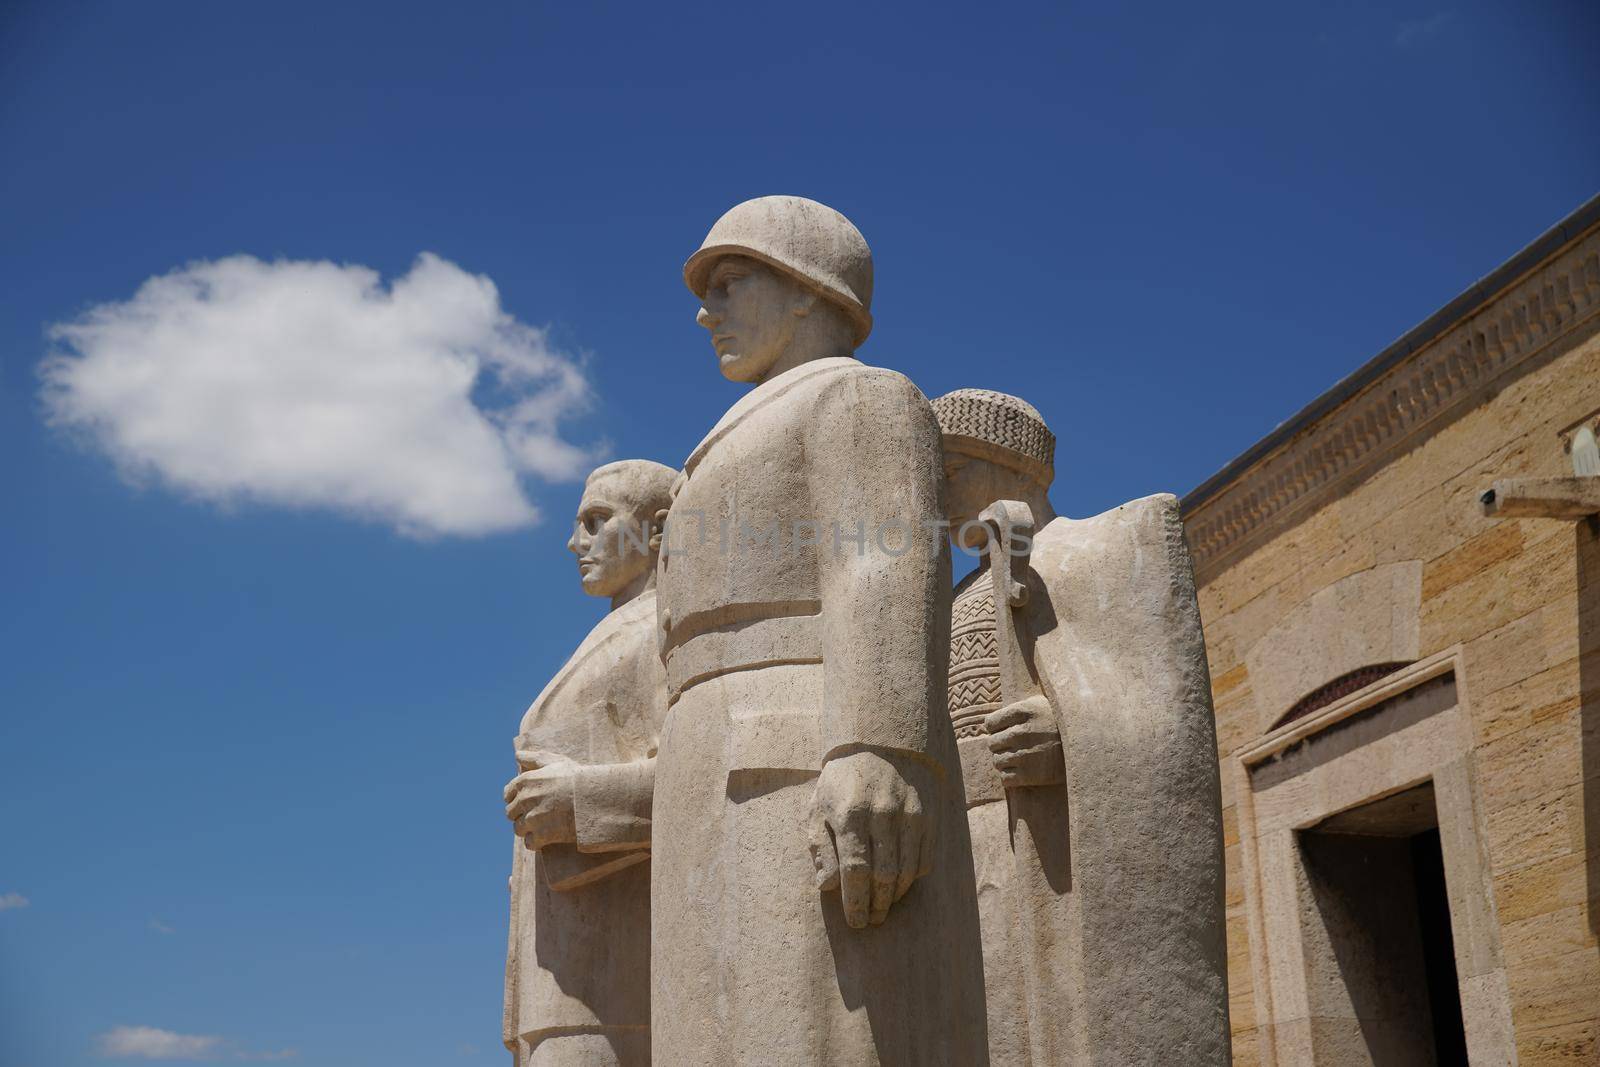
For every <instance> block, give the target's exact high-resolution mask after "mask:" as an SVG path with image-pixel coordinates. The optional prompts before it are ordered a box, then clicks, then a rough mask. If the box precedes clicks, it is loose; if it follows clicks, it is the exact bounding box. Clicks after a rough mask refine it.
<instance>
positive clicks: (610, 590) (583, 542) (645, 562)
mask: <svg viewBox="0 0 1600 1067" xmlns="http://www.w3.org/2000/svg"><path fill="white" fill-rule="evenodd" d="M626 488H627V485H626V478H624V477H622V476H620V475H612V476H604V477H600V478H596V479H595V480H594V481H592V482H590V483H589V484H588V485H587V486H585V487H584V490H583V499H582V500H581V501H579V502H578V517H577V519H576V521H574V523H573V526H572V536H571V537H570V538H568V539H567V549H568V550H569V551H570V552H571V553H572V554H573V555H575V556H577V557H578V575H579V577H580V578H581V579H582V581H583V591H584V592H585V593H588V594H589V595H590V596H603V597H613V596H616V595H617V594H618V593H621V592H622V591H623V590H624V589H626V588H628V586H629V584H631V583H632V582H634V581H635V580H636V579H638V578H639V577H640V576H641V575H643V574H645V573H646V572H647V571H649V570H651V569H653V568H654V567H655V559H654V553H652V552H651V550H650V534H651V532H652V531H651V528H650V523H649V518H648V517H641V516H640V515H639V514H637V510H636V508H635V506H634V504H633V502H632V501H631V500H630V499H629V498H628V496H627V494H626V492H625V490H626Z"/></svg>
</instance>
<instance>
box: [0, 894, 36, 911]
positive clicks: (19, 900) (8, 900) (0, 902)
mask: <svg viewBox="0 0 1600 1067" xmlns="http://www.w3.org/2000/svg"><path fill="white" fill-rule="evenodd" d="M31 903H33V902H32V901H30V900H29V899H28V898H27V897H25V896H23V895H22V894H21V893H0V911H6V910H8V909H10V908H26V907H27V906H28V905H29V904H31Z"/></svg>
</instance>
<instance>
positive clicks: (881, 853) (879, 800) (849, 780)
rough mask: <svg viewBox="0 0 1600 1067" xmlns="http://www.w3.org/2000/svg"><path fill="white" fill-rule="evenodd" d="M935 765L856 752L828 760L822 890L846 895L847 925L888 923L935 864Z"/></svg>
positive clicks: (820, 789)
mask: <svg viewBox="0 0 1600 1067" xmlns="http://www.w3.org/2000/svg"><path fill="white" fill-rule="evenodd" d="M932 785H933V776H932V773H931V771H930V770H929V768H928V767H927V766H926V765H925V764H922V763H921V762H919V761H917V760H915V759H913V758H911V757H909V756H894V755H882V754H880V753H877V752H854V753H851V754H850V755H847V756H840V757H838V758H837V759H832V760H829V761H828V762H827V763H826V764H824V765H823V767H822V774H821V775H820V776H819V777H818V778H817V790H816V794H815V796H814V797H813V799H812V813H811V824H810V827H809V834H810V838H811V862H812V864H813V865H814V866H815V868H816V872H817V888H818V889H820V890H823V891H828V890H832V889H837V890H839V896H840V898H841V899H840V902H841V903H842V904H843V906H844V918H845V922H846V923H848V924H849V925H850V926H852V927H855V928H856V929H860V928H861V927H864V926H866V925H867V924H868V923H869V922H870V923H872V924H873V925H877V924H878V923H881V922H883V920H884V918H885V917H886V916H887V915H888V914H889V906H890V905H891V904H893V903H894V902H895V901H897V900H899V899H900V898H901V897H903V896H905V895H906V890H908V889H910V888H911V883H912V882H914V881H916V879H917V878H919V877H921V876H922V875H924V874H927V873H928V871H929V869H930V867H931V866H932V860H933V830H934V826H933V813H932V811H931V810H930V808H931V805H930V804H929V803H927V802H926V801H927V800H928V799H930V798H931V796H932V792H931V789H932Z"/></svg>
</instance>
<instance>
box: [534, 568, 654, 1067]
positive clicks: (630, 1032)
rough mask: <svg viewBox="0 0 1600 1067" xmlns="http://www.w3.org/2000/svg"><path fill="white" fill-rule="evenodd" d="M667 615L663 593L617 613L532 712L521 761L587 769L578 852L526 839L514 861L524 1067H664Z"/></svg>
mask: <svg viewBox="0 0 1600 1067" xmlns="http://www.w3.org/2000/svg"><path fill="white" fill-rule="evenodd" d="M655 613H656V604H655V593H654V591H649V592H646V593H644V594H641V595H640V596H638V597H636V598H635V599H633V600H631V601H629V602H628V603H627V604H624V605H623V606H622V607H620V608H618V609H617V610H615V611H613V612H611V613H610V614H608V615H607V616H606V617H605V618H604V619H602V620H601V621H600V623H599V625H597V626H596V627H595V628H594V629H593V630H592V631H591V632H590V634H589V636H588V637H587V638H585V639H584V641H583V643H582V644H581V645H579V646H578V650H577V651H576V652H574V653H573V655H572V658H571V659H570V660H568V661H567V663H566V665H565V666H564V667H562V668H561V670H560V672H559V673H557V674H556V676H555V677H554V678H553V679H551V681H550V683H549V684H548V685H546V686H545V689H544V691H543V692H542V693H540V694H539V698H538V699H537V700H535V701H534V702H533V705H532V706H531V707H530V708H529V709H528V712H527V714H526V715H525V716H523V720H522V729H521V732H520V733H519V734H518V736H517V742H516V744H517V749H518V751H520V752H534V753H537V754H538V758H539V761H540V762H541V763H547V762H550V761H554V760H557V759H566V760H570V761H572V762H574V763H577V764H579V765H580V766H579V767H578V769H577V770H576V771H575V772H574V778H573V782H574V788H573V794H574V813H575V815H576V823H577V843H576V844H575V845H553V846H550V847H548V848H546V849H544V850H542V851H540V852H533V851H531V850H529V849H527V848H525V847H524V846H523V844H522V841H521V840H520V839H518V840H517V842H516V849H515V852H514V854H513V859H512V875H511V939H510V946H509V951H508V953H507V959H506V999H505V1024H504V1037H505V1041H506V1045H507V1047H509V1048H510V1049H511V1050H512V1052H513V1053H514V1055H515V1059H516V1063H517V1065H518V1067H525V1065H526V1067H532V1065H539V1067H546V1065H549V1067H610V1065H613V1064H616V1065H622V1067H635V1065H643V1064H648V1063H649V1062H650V1039H649V1020H650V974H649V968H650V864H649V858H650V852H649V846H650V809H651V793H652V789H653V781H654V771H655V759H654V757H655V749H656V740H657V737H658V734H659V730H660V724H661V721H662V718H663V717H664V716H665V713H666V682H665V674H664V672H663V670H662V667H661V661H660V657H659V653H658V651H657V648H656V618H655ZM524 769H526V768H524Z"/></svg>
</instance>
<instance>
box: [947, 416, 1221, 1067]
mask: <svg viewBox="0 0 1600 1067" xmlns="http://www.w3.org/2000/svg"><path fill="white" fill-rule="evenodd" d="M934 409H935V411H936V412H937V414H938V417H939V421H940V426H941V429H942V430H943V431H944V438H943V445H944V450H945V461H944V462H945V471H946V477H947V495H946V504H947V507H948V509H949V518H950V522H951V526H952V528H953V530H954V531H955V534H954V535H955V537H956V538H957V539H958V540H959V541H960V542H961V543H962V544H964V545H966V546H967V547H969V548H978V547H984V548H985V550H986V566H984V567H982V568H980V569H979V570H978V571H976V572H975V573H974V574H973V575H972V576H969V578H968V579H967V580H966V581H965V582H964V583H963V585H962V586H961V588H960V589H958V590H957V593H956V596H955V600H954V604H953V607H952V625H951V634H952V645H951V686H950V689H949V695H950V707H949V710H950V714H951V717H952V719H953V721H954V722H955V723H956V724H957V733H958V744H959V746H960V752H961V759H962V765H963V776H964V780H965V783H966V792H967V804H968V820H969V826H970V832H971V837H972V842H973V854H974V859H975V868H974V870H975V874H976V881H977V887H978V894H979V904H980V908H981V909H982V922H983V935H984V946H983V956H984V976H985V987H986V995H987V1002H988V1015H989V1039H990V1062H991V1063H992V1064H996V1065H1017V1067H1023V1065H1041V1064H1062V1063H1085V1064H1089V1063H1094V1064H1108V1065H1109V1064H1116V1065H1121V1064H1155V1063H1167V1062H1182V1063H1185V1064H1209V1065H1220V1064H1227V1063H1229V1062H1230V1058H1231V1057H1230V1049H1229V1043H1228V1007H1227V980H1226V959H1227V958H1226V948H1225V943H1224V936H1223V932H1224V928H1223V902H1222V827H1221V804H1220V795H1219V785H1218V778H1217V763H1216V744H1215V739H1214V736H1213V733H1212V729H1213V723H1212V715H1211V703H1210V688H1209V680H1208V677H1207V673H1206V660H1205V650H1204V645H1203V643H1202V639H1201V632H1200V618H1199V609H1198V606H1197V604H1196V601H1195V593H1194V584H1193V577H1192V573H1191V570H1190V567H1189V561H1188V555H1187V551H1186V549H1185V546H1184V543H1183V537H1182V528H1181V526H1180V525H1179V522H1178V512H1177V501H1176V499H1175V498H1173V497H1171V496H1157V497H1149V498H1146V499H1144V500H1137V501H1133V502H1132V503H1129V504H1126V505H1123V506H1122V507H1120V508H1117V509H1114V510H1113V511H1110V512H1107V513H1105V514H1104V515H1100V516H1096V517H1094V518H1092V519H1084V520H1072V519H1065V518H1058V517H1056V515H1055V512H1054V510H1053V509H1052V507H1051V506H1050V501H1049V496H1048V488H1049V480H1050V477H1051V471H1052V470H1053V464H1052V460H1053V447H1054V438H1053V435H1050V434H1049V432H1048V430H1047V429H1046V428H1045V427H1044V423H1043V420H1042V419H1040V418H1039V415H1038V412H1037V411H1035V410H1034V409H1033V408H1032V406H1031V405H1028V404H1027V403H1026V402H1024V401H1021V400H1019V399H1017V398H1015V397H1010V396H1006V395H1005V394H1001V393H993V392H989V391H986V390H960V391H958V392H956V393H952V394H948V395H947V396H944V397H940V398H939V399H938V400H936V401H935V402H934ZM996 502H1001V503H1000V504H997V503H996ZM1002 506H1003V507H1004V509H1005V510H1001V508H1002ZM1008 513H1009V514H1010V515H1012V516H1014V517H1016V518H1017V521H1018V525H1017V526H1016V527H1015V529H1014V531H1013V530H1011V529H1010V528H1008V529H1007V530H1002V529H1001V526H1000V524H999V523H1000V520H999V518H997V517H996V516H1004V515H1006V514H1008ZM980 520H981V521H980ZM1034 523H1037V529H1032V524H1034ZM1025 532H1031V534H1032V540H1031V544H1021V543H1016V544H1013V543H1011V542H1010V541H1008V540H1006V539H1005V537H1006V535H1007V534H1008V533H1014V534H1015V535H1017V536H1020V535H1021V534H1023V533H1025ZM1001 564H1004V565H1001ZM991 568H992V569H991ZM996 590H1003V591H1004V593H1005V595H1004V596H1001V595H999V594H997V592H996ZM985 616H987V618H985ZM1008 664H1010V665H1011V669H1010V670H1009V671H1008V669H1007V668H1008ZM958 680H959V682H958ZM974 726H978V727H979V728H978V729H974Z"/></svg>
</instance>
